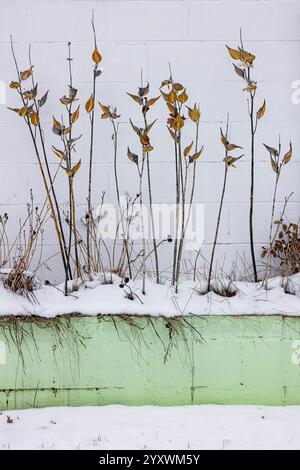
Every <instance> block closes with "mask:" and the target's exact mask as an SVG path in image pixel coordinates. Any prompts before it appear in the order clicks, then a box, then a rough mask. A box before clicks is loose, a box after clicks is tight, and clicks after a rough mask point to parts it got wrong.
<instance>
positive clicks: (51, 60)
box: [0, 0, 300, 279]
mask: <svg viewBox="0 0 300 470" xmlns="http://www.w3.org/2000/svg"><path fill="white" fill-rule="evenodd" d="M92 10H94V16H95V22H96V28H97V34H98V41H99V49H100V51H101V54H102V55H103V63H102V68H103V74H102V76H101V77H100V78H99V79H98V85H97V94H98V98H99V100H100V101H101V102H103V103H106V104H111V105H116V106H117V107H118V109H119V111H120V113H121V115H122V117H121V125H120V144H119V155H118V158H119V162H120V179H121V186H122V189H123V190H125V189H127V190H130V191H131V192H132V193H133V194H134V193H135V192H137V191H138V181H137V179H136V169H135V168H134V165H133V164H132V163H130V162H128V160H127V157H126V148H127V145H129V146H130V147H131V149H132V150H133V151H138V142H137V140H136V138H135V137H136V136H134V135H133V133H132V131H131V129H130V128H129V125H128V119H129V117H131V118H132V119H133V120H134V121H135V122H139V121H140V115H139V113H138V106H137V105H136V104H135V103H134V102H133V101H132V100H130V98H129V97H128V96H127V95H126V92H127V91H128V92H131V93H134V92H136V90H137V86H138V85H139V81H140V70H141V67H142V68H143V78H144V80H145V81H148V80H149V82H150V87H151V88H150V89H151V92H150V94H151V96H157V95H158V94H159V93H158V88H159V85H160V82H161V80H162V79H165V78H168V73H169V72H168V61H169V60H170V61H171V64H172V69H173V74H174V76H175V78H176V80H177V81H182V82H184V84H185V85H186V86H187V91H188V94H189V95H190V96H191V102H192V103H193V102H194V101H197V102H198V101H199V102H200V106H201V111H202V120H201V125H200V141H201V142H202V143H203V144H204V147H205V151H204V153H203V157H202V161H200V162H199V166H198V181H197V187H196V192H195V202H201V203H205V213H206V220H205V243H206V247H205V249H204V255H205V256H208V254H209V251H208V250H209V244H211V242H212V237H213V231H214V227H215V221H216V213H217V208H218V200H219V197H220V191H221V184H222V177H223V163H222V158H223V148H222V146H221V143H220V138H219V126H220V125H221V124H224V121H225V119H226V114H227V112H229V113H230V119H231V131H230V134H231V137H232V138H231V140H232V141H233V142H234V143H237V144H240V145H242V146H243V147H244V149H245V150H244V151H245V157H244V158H243V160H242V161H241V162H239V165H238V168H236V169H232V171H230V178H229V187H228V192H227V195H226V203H225V207H224V214H223V219H222V225H221V233H220V238H219V242H220V246H219V248H218V256H219V257H221V256H222V254H224V253H225V254H226V260H227V261H228V262H229V261H230V262H231V261H232V260H233V259H234V258H235V256H236V253H237V252H239V253H240V254H241V255H243V253H244V252H245V254H246V256H248V251H249V250H248V246H247V245H248V237H249V235H248V198H249V195H248V190H249V177H250V165H249V143H250V142H249V132H248V131H249V121H248V115H247V103H246V95H245V93H243V91H242V89H243V83H242V82H241V80H240V79H239V78H238V77H237V76H236V75H235V74H234V72H233V67H232V60H231V59H230V57H229V55H228V53H227V51H226V49H225V43H226V44H229V45H230V46H232V47H235V46H237V45H238V40H239V28H240V27H242V28H243V36H244V42H245V48H246V49H247V50H250V51H251V52H252V53H253V54H255V55H256V56H257V59H256V61H255V70H254V74H255V78H256V79H257V80H258V92H257V107H259V106H260V105H261V104H262V102H263V99H264V98H265V99H266V102H267V112H266V115H265V116H264V118H263V119H262V121H261V123H260V124H259V128H258V131H257V153H256V159H257V165H256V189H255V202H256V206H255V244H256V249H257V252H258V253H259V251H260V247H261V245H262V243H263V242H265V241H266V239H267V237H268V225H269V218H270V209H271V199H272V188H273V184H274V173H273V171H272V169H271V166H270V162H269V158H268V154H267V153H266V151H265V150H264V148H263V146H262V143H263V142H265V143H267V144H268V145H271V146H276V145H277V142H278V135H279V133H280V136H281V142H282V145H283V147H284V148H286V149H288V144H289V141H290V139H291V140H292V142H293V148H294V155H293V160H292V162H291V163H290V164H289V165H288V167H287V168H285V169H284V172H283V176H282V181H281V183H280V188H279V192H278V206H277V207H278V209H280V207H281V204H280V203H282V202H283V200H284V196H285V195H286V194H289V193H290V192H291V191H294V195H293V197H292V199H291V202H290V204H289V207H288V210H287V213H288V215H289V217H290V218H291V220H293V221H295V220H296V219H298V216H299V208H300V184H299V179H300V160H299V147H300V105H298V106H297V105H295V104H293V103H292V100H291V95H292V88H291V86H292V82H293V81H294V80H297V79H299V80H300V2H299V1H296V0H294V1H293V0H277V1H275V0H251V1H250V0H249V1H248V0H246V1H244V0H240V1H238V0H235V1H234V0H233V1H227V0H210V1H208V0H206V1H202V0H194V1H193V0H164V1H160V0H145V1H144V0H136V1H132V0H131V1H128V0H110V1H109V0H98V1H90V0H86V1H84V0H72V1H70V0H69V1H67V0H49V1H41V0H10V1H7V0H1V1H0V57H1V62H0V79H1V80H3V81H5V82H6V83H9V82H10V81H11V80H13V79H15V78H16V76H15V72H14V64H13V61H12V57H11V53H10V47H9V35H10V34H13V37H14V41H15V48H16V53H17V57H18V60H19V63H20V68H21V69H25V68H27V66H28V61H27V56H28V52H27V51H28V43H29V42H30V43H31V45H32V60H33V63H34V64H35V76H36V80H37V81H38V82H39V89H40V93H42V92H44V91H46V90H47V89H48V88H49V89H50V93H49V99H48V102H47V105H46V106H45V108H44V109H43V112H42V120H43V124H44V126H45V129H46V138H47V142H48V148H49V158H50V160H51V161H52V162H53V165H55V164H57V161H56V159H55V158H56V157H55V156H54V155H53V156H52V155H51V152H50V148H51V145H52V144H54V145H55V144H57V141H56V137H55V136H54V135H53V134H52V133H51V116H52V115H53V114H54V115H56V116H60V114H61V112H62V107H61V105H60V103H59V102H58V99H59V98H60V97H61V96H62V95H63V94H65V93H66V91H67V90H66V83H67V80H68V71H67V62H66V56H67V41H68V40H69V41H72V54H73V57H74V61H73V77H74V84H75V86H76V87H78V89H79V92H78V96H79V98H80V99H81V103H82V104H84V103H85V101H86V99H87V98H88V97H89V95H90V90H91V76H92V74H91V58H90V55H91V51H92V49H93V42H92V31H91V28H90V18H91V13H92ZM16 104H17V103H16V101H15V93H14V91H13V90H10V89H7V105H8V106H14V105H16ZM150 115H151V116H153V117H158V118H159V120H158V122H157V125H156V126H155V128H154V129H153V131H152V144H153V146H154V147H155V151H154V152H153V154H152V155H151V160H152V162H153V165H152V171H153V188H154V193H155V195H154V202H172V201H174V184H173V183H174V181H173V180H174V176H173V173H172V172H173V154H172V149H173V146H172V142H171V141H170V138H169V135H168V133H167V130H166V128H165V120H166V117H167V111H166V107H165V104H164V103H163V102H160V101H159V102H158V103H157V105H156V107H155V108H154V109H153V110H151V111H150V113H149V116H150ZM80 125H81V131H80V132H83V137H82V139H81V141H80V142H79V144H78V156H80V157H81V158H82V162H83V165H82V170H81V172H80V175H79V177H78V178H76V184H77V194H78V203H79V205H80V208H79V211H81V213H82V212H83V204H84V203H85V198H86V192H87V173H88V172H87V163H88V118H87V116H86V115H85V113H83V112H82V114H81V119H80ZM110 136H111V129H110V127H109V123H108V122H106V121H101V120H100V112H99V113H97V119H96V144H95V162H96V163H95V192H96V191H98V194H99V196H100V194H101V192H102V191H106V194H107V196H106V199H107V201H110V200H113V198H114V182H113V174H112V159H113V154H112V142H111V139H110ZM188 141H189V137H187V143H189V142H188ZM0 145H1V153H0V155H1V156H0V175H1V180H0V181H1V184H0V212H1V213H4V212H8V214H9V216H10V229H11V231H12V232H13V231H14V230H16V227H17V221H18V219H19V217H21V216H22V215H23V214H24V211H25V203H26V201H27V200H28V197H29V190H30V188H32V189H33V192H34V194H35V198H36V201H37V202H39V201H41V199H42V196H43V187H42V184H41V181H40V178H39V169H38V167H37V164H36V160H35V154H34V152H33V148H32V143H31V141H30V137H29V135H28V133H27V129H26V128H25V127H24V125H23V123H22V122H21V120H20V118H18V116H17V115H15V114H14V113H12V112H9V111H8V110H7V109H6V107H5V106H0ZM53 168H54V167H53ZM79 181H80V182H79ZM65 183H66V181H65V175H64V174H61V175H59V177H58V187H59V195H60V200H61V201H62V202H65V201H67V192H66V188H65V186H66V185H65ZM55 245H56V239H55V235H54V233H53V230H52V228H51V225H50V224H48V229H47V230H46V233H45V240H44V252H45V256H48V255H50V254H51V253H54V252H55V250H56V247H55ZM162 251H163V252H166V253H164V264H165V266H167V264H168V261H167V259H168V254H167V252H168V251H169V247H165V248H163V250H162ZM49 265H50V266H51V269H52V272H51V273H48V274H47V276H49V277H51V278H53V279H59V277H61V274H60V272H59V268H60V263H59V261H58V259H56V260H55V259H54V260H51V261H50V263H49Z"/></svg>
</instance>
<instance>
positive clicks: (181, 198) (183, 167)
mask: <svg viewBox="0 0 300 470" xmlns="http://www.w3.org/2000/svg"><path fill="white" fill-rule="evenodd" d="M160 91H161V94H162V97H163V99H164V101H165V102H166V105H167V107H168V110H169V117H168V119H167V128H168V131H169V135H170V136H171V138H172V140H173V142H174V157H175V158H174V159H175V185H176V214H175V219H176V220H175V237H174V238H175V241H174V250H173V263H172V265H173V267H172V283H173V284H174V285H175V290H176V292H177V291H178V283H179V277H180V271H181V261H182V254H183V248H184V241H185V236H186V230H187V225H188V222H189V218H190V213H191V206H192V203H193V198H194V190H195V182H196V164H197V161H198V160H199V158H200V156H201V154H202V151H203V146H202V147H201V148H200V149H199V121H200V117H201V114H200V110H199V106H197V105H196V104H194V106H193V108H191V107H189V106H187V105H186V103H187V101H188V98H189V97H188V94H187V92H186V88H185V87H184V86H183V85H182V84H181V83H177V82H175V81H174V79H173V76H172V73H171V76H170V78H169V79H167V80H164V81H163V82H162V84H161V87H160ZM185 110H187V112H188V118H190V120H191V122H192V123H194V125H195V139H194V140H193V141H192V142H190V143H188V145H187V146H186V147H184V146H183V129H184V126H185V121H186V119H187V117H186V116H185V114H184V113H185ZM190 175H192V180H191V181H190V178H189V177H190ZM186 206H188V209H187V210H186Z"/></svg>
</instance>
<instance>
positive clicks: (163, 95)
mask: <svg viewBox="0 0 300 470" xmlns="http://www.w3.org/2000/svg"><path fill="white" fill-rule="evenodd" d="M92 32H93V43H94V44H93V49H92V50H91V92H90V96H88V97H87V98H86V99H85V100H84V105H82V104H81V100H82V97H81V96H79V93H78V89H77V88H76V81H75V80H76V77H73V69H72V62H73V57H72V45H71V43H68V44H67V61H68V68H69V76H68V81H67V87H66V92H65V94H64V95H63V96H61V97H60V98H59V99H58V106H59V107H58V109H57V114H56V116H53V117H52V131H53V139H52V140H51V141H50V142H48V141H46V137H45V136H46V133H45V131H44V124H43V123H46V122H47V121H49V119H50V118H49V116H48V115H47V98H48V94H49V93H51V91H50V90H40V87H39V85H38V83H37V79H36V76H35V75H36V70H37V67H34V65H33V63H32V60H31V51H30V48H29V54H28V65H27V67H25V68H24V69H23V68H22V69H21V68H20V67H19V62H18V59H17V57H16V54H15V51H14V46H13V41H11V50H12V56H13V59H14V63H15V69H16V78H15V80H14V81H12V82H11V83H10V88H11V89H13V90H14V91H15V92H16V93H17V95H18V98H19V103H20V104H19V107H16V108H10V109H11V110H12V111H13V112H14V113H15V114H16V115H17V117H18V119H21V120H23V122H24V125H25V126H26V127H27V129H28V134H29V138H30V139H31V141H32V145H33V150H34V152H35V156H36V160H37V164H38V166H39V169H40V175H41V182H42V184H43V186H44V190H45V202H44V205H43V208H42V211H41V212H40V209H39V210H35V208H34V207H33V201H32V203H31V206H30V209H29V213H28V216H27V219H26V224H25V225H26V227H29V229H28V230H29V232H28V234H29V235H28V237H27V238H26V241H25V243H24V240H22V243H20V241H19V243H17V245H22V249H20V251H19V254H18V256H12V253H11V251H10V250H11V248H8V246H9V243H8V239H7V231H6V226H7V214H5V215H4V216H3V217H2V218H1V219H0V229H1V233H0V237H1V238H0V250H1V251H0V256H1V258H0V264H1V266H2V268H3V267H5V266H6V265H7V264H8V265H9V264H10V266H9V268H10V270H9V272H8V275H7V276H6V278H5V286H6V287H7V288H9V289H11V290H12V291H13V292H21V293H24V292H26V293H28V292H33V290H34V287H33V282H34V277H35V272H33V273H32V275H31V274H30V275H28V272H29V271H30V269H29V268H30V266H31V264H32V260H33V255H34V254H35V253H36V250H37V246H38V244H37V240H38V239H39V237H41V236H42V232H43V224H44V222H45V219H46V217H47V214H48V213H49V216H50V218H51V221H52V223H53V225H54V228H55V233H56V237H57V244H58V246H59V254H60V258H61V263H62V268H63V272H64V279H65V295H68V294H69V287H68V286H69V285H70V282H69V281H72V280H82V281H83V282H84V281H85V280H86V279H87V278H88V277H90V276H92V275H93V274H94V273H102V274H103V280H104V282H112V277H111V276H112V273H117V274H118V275H119V276H120V277H121V278H122V279H126V281H125V282H124V281H123V282H122V283H121V284H122V287H123V288H124V290H125V291H126V296H128V298H132V299H133V298H135V293H134V292H132V291H131V288H130V286H129V285H128V280H130V279H133V278H136V277H137V276H140V277H141V278H142V281H143V284H142V294H143V295H145V294H146V292H147V287H146V278H147V275H148V273H149V270H150V268H149V265H150V262H151V264H152V266H153V269H152V272H153V275H154V278H155V280H156V282H157V283H160V282H162V270H161V267H160V248H161V245H163V244H164V243H168V242H169V243H172V245H173V246H172V259H171V260H170V266H171V269H170V271H171V282H172V285H173V286H174V288H175V290H176V291H177V290H178V288H179V280H180V276H181V273H182V267H183V257H184V248H185V241H186V232H187V227H188V225H189V223H190V219H191V210H192V206H193V202H194V195H195V188H196V185H197V184H198V183H197V170H198V166H199V161H200V159H201V156H202V154H203V150H204V149H203V146H202V145H201V143H200V141H201V139H200V136H199V126H200V121H201V112H200V107H199V104H197V103H190V100H189V92H188V90H187V88H186V87H185V85H184V84H182V83H179V82H177V81H176V80H175V78H174V77H173V74H172V70H171V67H170V74H169V77H168V78H167V79H164V80H163V81H162V83H161V86H160V88H159V89H158V90H155V91H153V93H152V90H151V93H150V85H149V83H147V82H144V81H143V78H142V76H141V83H140V86H139V87H138V89H137V90H130V92H128V96H129V99H130V100H133V101H134V103H135V104H136V106H138V108H139V112H140V118H141V119H140V121H139V122H141V123H142V125H137V124H136V123H135V122H133V120H132V119H130V125H131V128H132V131H133V133H134V134H135V136H136V146H135V148H134V149H133V148H131V147H129V146H128V149H127V158H128V159H129V160H130V161H131V162H132V164H133V165H135V167H136V175H137V181H138V188H139V190H138V193H137V194H134V195H132V194H129V193H126V194H125V204H124V203H123V202H122V201H121V199H122V197H121V196H122V193H121V188H120V183H119V165H118V161H119V148H118V139H119V119H120V114H119V112H118V110H117V108H116V107H115V106H114V105H112V104H108V103H103V102H102V100H101V99H99V97H98V96H97V87H96V83H97V81H98V80H99V78H100V77H101V75H102V71H101V69H100V65H101V62H102V55H101V53H100V50H99V47H98V43H97V36H96V29H95V24H94V19H92ZM227 50H228V53H229V56H230V58H231V59H232V60H233V61H234V64H233V67H234V71H235V73H236V74H237V75H238V77H239V78H240V79H241V80H242V81H243V82H244V84H245V86H244V88H243V93H244V94H245V95H246V99H247V102H248V114H249V129H250V132H249V139H250V154H249V157H250V175H251V178H250V180H251V181H250V188H249V249H250V253H251V260H252V279H253V280H254V281H255V282H257V281H258V280H259V279H261V278H262V279H263V281H264V283H265V285H267V280H268V277H269V275H270V267H271V259H272V258H278V259H280V260H281V263H282V266H283V270H284V272H285V273H286V272H288V273H294V272H297V271H298V270H299V262H300V260H299V231H298V225H295V224H290V225H288V226H286V225H285V224H283V222H282V215H281V219H280V222H279V223H277V225H276V224H275V225H276V230H275V233H274V230H273V227H274V223H273V222H274V216H275V212H276V210H277V207H276V195H277V188H278V184H279V180H280V175H281V172H282V169H283V167H284V166H285V165H287V164H288V163H289V161H290V160H291V158H292V144H290V145H289V148H288V150H287V151H286V153H284V154H283V155H281V143H280V142H279V146H278V148H273V147H270V146H268V145H265V148H266V150H267V152H268V153H269V156H270V162H271V166H272V169H273V171H274V175H275V182H274V197H273V204H272V210H271V215H270V219H271V220H270V234H269V243H268V246H267V247H265V248H264V249H263V257H264V258H265V260H266V263H265V271H264V274H263V275H261V273H258V269H257V260H256V257H255V251H254V238H255V226H254V222H253V214H254V210H255V162H256V152H257V143H256V131H257V127H258V125H259V122H260V120H261V119H262V118H263V117H264V115H265V113H266V101H265V100H262V103H260V106H257V105H256V96H257V90H258V84H257V82H256V81H255V80H254V78H253V70H254V63H255V56H254V55H253V54H252V53H250V52H247V51H246V50H245V48H244V44H243V39H242V35H240V44H239V46H238V47H237V48H236V49H234V48H231V47H228V46H227ZM158 100H163V101H164V102H165V105H166V118H165V119H166V138H169V139H170V150H169V151H170V153H171V152H173V159H174V175H173V178H174V184H175V194H174V202H175V203H176V214H175V228H174V232H173V233H172V234H171V235H169V236H167V237H166V238H164V239H158V238H157V234H156V233H157V232H156V226H155V224H156V222H155V218H154V214H153V204H154V197H155V195H154V194H153V181H152V160H153V158H154V157H153V154H155V153H156V152H159V149H155V148H154V144H153V142H152V138H151V130H152V128H153V126H155V124H156V118H155V117H154V116H153V113H154V110H155V106H156V103H157V102H158ZM82 113H86V114H87V115H88V118H89V148H88V149H87V152H86V153H87V154H88V156H89V157H88V162H87V163H88V180H87V181H86V182H84V181H82V182H81V183H82V184H85V183H86V201H87V204H86V212H85V216H84V220H78V215H77V200H76V192H75V189H74V180H75V178H80V172H81V158H80V157H78V156H77V153H76V146H77V142H78V140H79V139H80V138H81V135H82V134H81V132H80V117H81V115H82ZM99 118H100V119H102V120H104V121H107V122H108V123H109V124H110V126H111V129H112V142H113V146H112V171H113V176H114V183H115V191H116V199H117V205H118V209H119V220H118V224H117V229H116V233H115V241H114V244H113V246H112V248H111V247H108V246H107V245H106V242H105V240H103V238H102V236H101V232H99V230H98V223H99V220H101V218H103V217H105V214H104V213H103V212H102V210H101V208H102V206H103V203H104V194H103V195H102V200H101V201H99V200H96V201H95V200H94V192H93V188H94V163H95V140H96V139H98V138H99V136H98V135H96V133H95V120H96V119H99ZM187 123H189V125H191V126H193V129H194V131H193V132H194V137H193V139H192V140H190V138H189V134H188V132H186V128H187V126H186V124H187ZM220 140H221V146H222V148H223V151H224V159H223V161H224V178H223V185H222V187H221V191H220V205H219V211H218V216H217V221H216V230H215V236H214V240H213V245H212V251H211V257H210V261H209V263H208V275H207V286H206V292H207V291H209V290H211V289H213V287H212V286H215V285H216V280H217V279H218V276H217V273H215V272H214V261H215V254H216V249H217V245H218V235H219V228H220V222H221V218H222V210H223V203H224V196H225V193H226V191H227V189H228V188H227V186H228V182H229V180H230V176H229V173H230V172H231V171H232V169H234V168H235V166H236V164H237V163H238V161H239V160H240V159H241V158H242V157H243V156H244V153H243V150H242V146H241V145H238V144H236V143H232V141H231V139H230V140H229V117H227V123H226V127H225V128H221V129H220ZM260 145H262V142H261V143H260ZM206 151H208V150H206ZM124 157H125V158H126V155H125V156H124V155H121V156H120V158H124ZM55 158H56V159H57V161H58V163H57V165H56V166H54V165H52V163H53V161H54V159H55ZM97 158H98V155H97ZM200 165H201V164H200ZM53 168H54V170H53ZM233 171H234V170H233ZM59 172H63V174H64V176H65V184H66V187H67V191H68V201H69V202H68V210H67V213H65V212H63V211H62V208H61V204H60V201H59V198H58V191H57V182H56V177H57V174H58V173H59ZM145 188H147V190H145ZM157 202H158V201H157ZM95 203H96V204H97V206H98V208H99V203H100V210H99V209H98V211H96V210H95ZM144 204H147V206H148V207H149V211H150V223H151V243H148V242H147V237H146V234H145V226H144V216H143V206H144ZM285 206H286V204H285ZM285 206H284V209H285ZM283 212H284V211H283ZM137 222H138V223H139V224H140V230H141V241H142V247H141V249H139V250H138V251H137V250H136V249H135V247H134V240H132V239H131V231H132V227H133V225H134V224H136V223H137ZM82 227H84V229H82ZM23 232H24V226H23V225H22V226H21V227H20V234H19V237H21V236H22V234H23ZM118 238H119V239H121V250H120V251H118V250H117V248H116V240H117V239H118ZM15 246H16V245H15ZM195 258H196V260H195V270H197V262H198V259H199V252H196V253H195ZM39 264H41V263H39ZM194 277H195V275H194ZM217 284H218V286H219V287H218V288H216V289H217V290H218V291H220V292H221V293H222V292H223V294H222V295H226V296H230V295H234V289H233V288H232V287H231V286H230V287H228V286H227V287H228V288H227V287H226V288H225V287H224V285H222V283H221V284H220V282H219V281H218V282H217ZM220 286H221V287H220ZM224 292H225V294H224ZM139 300H140V301H141V302H142V299H139Z"/></svg>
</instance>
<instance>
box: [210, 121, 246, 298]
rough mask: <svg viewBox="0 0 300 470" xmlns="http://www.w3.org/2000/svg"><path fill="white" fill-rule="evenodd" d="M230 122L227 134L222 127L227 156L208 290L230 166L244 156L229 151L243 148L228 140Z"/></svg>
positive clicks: (222, 137) (222, 139)
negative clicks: (236, 155)
mask: <svg viewBox="0 0 300 470" xmlns="http://www.w3.org/2000/svg"><path fill="white" fill-rule="evenodd" d="M228 124H229V117H227V124H226V131H225V134H224V133H223V130H222V129H220V132H221V142H222V144H223V146H224V152H225V156H224V159H223V161H224V179H223V188H222V194H221V199H220V205H219V211H218V218H217V225H216V231H215V237H214V241H213V247H212V252H211V258H210V264H209V272H208V280H207V291H208V292H209V291H210V289H211V277H212V270H213V264H214V257H215V251H216V245H217V242H218V234H219V228H220V222H221V216H222V209H223V203H224V196H225V191H226V185H227V174H228V170H229V168H230V167H232V168H235V164H236V162H237V161H238V160H240V158H242V157H243V155H240V156H238V157H233V156H232V155H229V152H232V151H234V150H236V149H241V148H242V147H240V146H239V145H236V144H232V143H230V142H229V140H228Z"/></svg>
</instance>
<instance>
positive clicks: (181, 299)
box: [0, 274, 300, 317]
mask: <svg viewBox="0 0 300 470" xmlns="http://www.w3.org/2000/svg"><path fill="white" fill-rule="evenodd" d="M120 283H121V279H120V278H118V277H117V276H114V277H113V283H112V284H103V279H102V277H101V276H96V277H95V279H94V280H92V281H87V282H85V283H84V284H83V283H82V282H81V284H80V283H79V284H78V285H77V286H76V289H75V290H74V291H73V292H72V293H71V294H70V295H69V296H68V297H66V296H65V295H64V293H63V288H64V286H63V285H60V286H56V287H55V286H51V285H45V284H42V283H40V284H39V288H37V290H35V291H34V296H35V302H34V303H32V302H30V301H29V300H28V299H26V298H24V297H22V296H21V295H17V294H13V293H11V292H10V291H8V290H7V289H5V288H4V287H3V285H2V284H0V316H1V315H33V314H35V315H38V316H42V317H55V316H56V315H63V314H72V313H79V314H83V315H99V314H103V315H105V314H116V315H117V314H134V315H164V316H175V315H190V314H194V315H210V314H212V315H254V314H262V315H276V314H283V315H300V275H299V274H297V275H295V276H292V277H291V278H290V280H289V286H290V290H291V291H292V292H293V294H294V295H290V294H286V293H285V292H284V289H283V287H282V279H281V278H279V277H278V278H273V279H271V280H270V281H269V286H268V287H269V289H268V290H265V289H264V288H263V287H262V286H261V284H260V283H257V284H254V283H247V282H235V283H233V285H231V286H233V287H234V289H235V290H236V295H235V296H233V297H230V298H226V297H222V296H221V295H218V294H216V293H215V292H210V293H209V294H205V295H201V294H200V293H201V291H202V292H203V289H205V287H206V283H205V281H204V280H203V281H202V282H200V281H198V282H192V281H185V282H182V283H181V284H180V287H179V292H178V294H176V293H175V289H174V287H172V286H171V285H170V283H168V282H166V283H165V284H160V285H158V284H156V283H154V282H152V281H150V280H147V283H146V295H143V294H142V292H141V281H130V282H129V283H128V284H127V285H126V286H125V287H124V288H123V289H122V288H120V287H119V286H120ZM223 283H225V284H226V283H227V284H228V281H222V282H219V286H220V285H222V284H223ZM131 293H133V300H130V299H129V298H128V297H127V294H131Z"/></svg>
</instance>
